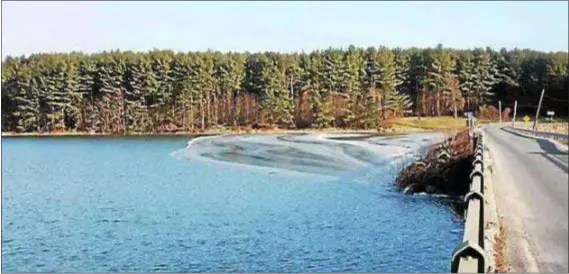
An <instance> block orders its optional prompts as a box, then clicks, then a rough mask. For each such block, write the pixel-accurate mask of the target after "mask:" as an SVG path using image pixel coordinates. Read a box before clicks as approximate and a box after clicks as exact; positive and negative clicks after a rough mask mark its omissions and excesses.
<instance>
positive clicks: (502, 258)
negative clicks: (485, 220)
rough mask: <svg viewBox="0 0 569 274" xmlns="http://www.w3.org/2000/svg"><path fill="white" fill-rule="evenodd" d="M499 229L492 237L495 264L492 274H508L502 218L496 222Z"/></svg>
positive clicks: (504, 229)
mask: <svg viewBox="0 0 569 274" xmlns="http://www.w3.org/2000/svg"><path fill="white" fill-rule="evenodd" d="M498 223H499V229H498V233H496V235H495V236H494V240H495V242H496V243H495V244H494V262H495V264H496V269H495V270H494V273H506V272H508V270H509V268H508V261H507V259H506V258H507V257H506V256H507V253H506V227H505V224H504V219H503V217H502V218H500V220H499V221H498Z"/></svg>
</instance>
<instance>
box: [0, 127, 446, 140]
mask: <svg viewBox="0 0 569 274" xmlns="http://www.w3.org/2000/svg"><path fill="white" fill-rule="evenodd" d="M449 130H450V129H449ZM437 131H448V130H439V129H422V128H414V127H401V128H399V127H398V128H392V129H388V130H384V131H377V130H363V129H339V128H328V129H259V130H253V129H248V130H231V129H220V130H216V129H212V130H204V131H198V132H196V131H183V132H164V133H154V132H130V133H125V134H117V133H95V132H73V131H69V132H26V133H20V132H2V135H1V136H2V137H3V138H4V137H7V138H22V137H145V136H146V137H174V136H188V137H194V136H207V135H227V134H299V133H300V134H302V133H304V134H330V133H363V134H377V135H382V136H390V135H402V134H409V133H416V132H437ZM451 131H454V129H453V130H451Z"/></svg>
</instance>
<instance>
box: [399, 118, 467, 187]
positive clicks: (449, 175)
mask: <svg viewBox="0 0 569 274" xmlns="http://www.w3.org/2000/svg"><path fill="white" fill-rule="evenodd" d="M473 157H474V156H473V149H472V142H471V138H470V135H469V134H468V129H466V130H463V131H460V132H458V133H457V134H455V135H454V136H453V137H451V138H449V139H448V140H446V141H444V142H442V143H439V144H436V145H434V146H432V147H431V148H429V149H428V151H427V154H426V156H425V157H423V158H422V159H421V160H419V161H416V162H413V163H411V164H410V165H408V166H407V167H405V168H403V169H402V170H401V171H400V172H399V174H398V176H397V178H396V180H395V182H394V184H395V186H396V187H397V188H398V189H399V190H401V191H403V192H405V193H406V194H415V193H427V194H444V195H449V196H463V195H465V194H467V193H468V191H469V189H470V178H469V176H470V172H471V171H472V161H473Z"/></svg>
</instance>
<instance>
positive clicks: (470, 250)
mask: <svg viewBox="0 0 569 274" xmlns="http://www.w3.org/2000/svg"><path fill="white" fill-rule="evenodd" d="M467 256H470V257H472V258H475V259H477V261H478V264H477V272H478V273H485V272H486V270H485V268H486V254H485V253H484V250H483V249H482V248H481V247H480V246H479V245H477V244H475V243H473V242H471V241H464V242H463V243H461V244H460V245H459V246H458V247H457V248H455V249H454V251H453V252H452V259H451V266H450V271H451V272H452V273H457V272H458V267H459V263H460V259H461V258H464V257H467Z"/></svg>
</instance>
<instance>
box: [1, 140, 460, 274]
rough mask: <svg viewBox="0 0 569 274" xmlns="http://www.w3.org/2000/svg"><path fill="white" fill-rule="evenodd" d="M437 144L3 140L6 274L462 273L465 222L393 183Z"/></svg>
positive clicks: (440, 201)
mask: <svg viewBox="0 0 569 274" xmlns="http://www.w3.org/2000/svg"><path fill="white" fill-rule="evenodd" d="M435 137H436V136H435ZM431 138H433V136H430V135H413V136H407V137H405V138H399V137H395V138H394V137H389V138H388V137H374V138H367V137H362V136H330V135H329V136H323V135H318V136H312V135H282V136H279V135H269V136H225V137H215V138H208V137H202V138H197V139H194V140H192V141H191V142H190V144H189V146H188V147H187V148H185V149H184V147H185V146H186V142H187V138H184V137H160V138H158V137H152V138H150V137H133V138H110V137H100V138H78V137H75V138H2V271H3V272H5V271H7V272H10V271H16V272H36V271H49V272H52V271H53V272H63V271H65V272H86V271H89V272H109V271H110V272H116V271H137V272H151V271H162V272H213V271H215V272H335V271H352V272H448V271H449V270H450V256H451V252H452V250H453V248H455V247H456V245H457V244H458V243H460V241H461V239H462V233H463V223H462V221H461V220H460V218H459V217H457V216H456V215H455V214H454V213H453V212H452V210H451V208H450V207H449V206H448V202H447V201H445V200H443V199H441V198H436V197H432V196H426V195H415V196H409V195H404V194H402V193H400V192H398V191H396V190H395V189H394V187H393V185H392V182H393V180H394V178H395V175H396V173H397V171H398V170H399V169H400V168H401V167H402V166H403V164H405V163H408V162H409V161H410V160H412V159H413V158H414V157H416V156H417V155H416V154H417V153H421V151H422V150H423V149H424V147H425V146H426V144H428V143H430V142H432V139H431ZM437 138H438V137H437Z"/></svg>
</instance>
